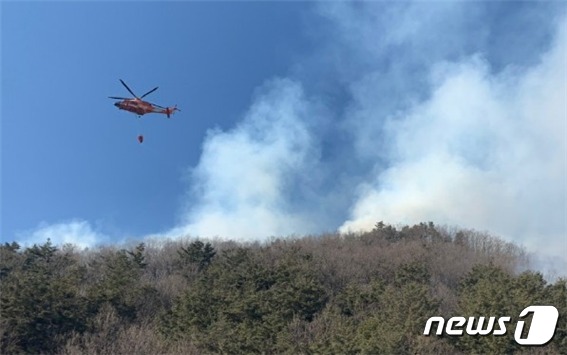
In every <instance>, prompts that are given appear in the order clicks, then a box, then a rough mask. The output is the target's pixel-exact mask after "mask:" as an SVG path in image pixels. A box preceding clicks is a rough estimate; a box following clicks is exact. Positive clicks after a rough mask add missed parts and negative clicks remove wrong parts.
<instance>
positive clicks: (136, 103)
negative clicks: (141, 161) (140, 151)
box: [108, 79, 181, 143]
mask: <svg viewBox="0 0 567 355" xmlns="http://www.w3.org/2000/svg"><path fill="white" fill-rule="evenodd" d="M118 80H120V82H121V83H122V85H124V87H125V88H126V90H128V92H129V93H130V94H132V96H134V97H133V98H128V97H118V96H109V97H108V98H110V99H114V100H122V101H118V102H115V103H114V106H116V107H118V108H119V109H120V110H125V111H129V112H132V113H135V114H136V115H138V117H141V116H143V115H145V114H146V113H162V114H165V115H166V116H167V118H171V115H172V114H174V113H175V111H181V110H180V109H178V108H177V105H175V106H172V107H163V106H160V105H156V104H153V103H151V102H148V101H144V100H142V99H143V98H144V97H146V96H148V95H149V94H151V93H152V92H154V91H156V90H157V89H158V87H157V86H156V87H155V88H153V89H151V90H150V91H148V92H147V93H145V94H144V95H142V96H140V97H138V96H137V95H136V94H134V92H133V91H132V90H131V89H130V88H129V87H128V85H126V83H125V82H124V81H123V80H122V79H118ZM138 141H139V142H140V143H142V142H143V141H144V136H142V135H139V136H138Z"/></svg>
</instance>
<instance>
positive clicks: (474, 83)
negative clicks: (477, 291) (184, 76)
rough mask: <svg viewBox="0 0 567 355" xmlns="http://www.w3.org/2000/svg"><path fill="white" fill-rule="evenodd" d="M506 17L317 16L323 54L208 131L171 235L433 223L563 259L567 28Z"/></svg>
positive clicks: (332, 7) (341, 12)
mask: <svg viewBox="0 0 567 355" xmlns="http://www.w3.org/2000/svg"><path fill="white" fill-rule="evenodd" d="M503 6H504V5H495V4H491V5H490V4H477V5H475V4H444V3H440V4H436V5H435V6H431V5H427V4H404V5H391V6H389V5H388V4H342V3H339V4H325V5H321V7H320V8H319V10H318V11H319V14H320V15H321V18H322V20H321V23H319V24H318V25H314V26H319V27H318V30H319V31H320V32H319V34H321V38H322V41H321V43H320V48H318V49H317V50H315V52H314V53H313V54H312V55H311V56H308V57H305V58H304V61H303V62H301V63H298V64H297V66H296V67H294V70H293V73H292V74H290V78H287V79H276V80H271V81H268V82H267V83H266V84H265V85H264V86H263V87H261V88H260V89H259V90H258V93H257V95H256V96H255V98H254V100H253V103H252V105H251V109H250V110H249V111H248V112H247V113H246V114H245V115H244V117H243V120H242V122H241V123H240V124H238V125H237V126H236V127H235V128H233V129H231V130H228V131H220V130H212V131H210V132H209V135H208V136H207V138H206V139H205V142H204V144H203V154H202V156H201V160H200V162H199V164H198V165H197V166H196V167H195V168H194V169H193V170H192V172H191V176H192V178H191V186H192V188H191V191H190V193H189V196H190V198H188V205H187V206H188V207H187V208H186V209H185V210H184V213H182V218H181V221H180V225H179V227H177V228H175V229H174V230H173V231H171V234H174V235H175V234H191V235H199V236H220V237H227V238H236V239H262V238H266V237H268V236H271V235H287V234H304V233H313V232H320V231H326V230H332V229H335V228H339V229H340V230H341V231H356V230H367V229H369V228H372V227H373V226H374V224H375V223H376V222H377V221H379V220H383V221H384V222H386V223H394V224H395V223H417V222H420V221H429V220H431V221H435V222H436V223H446V224H457V225H460V226H463V227H467V228H478V229H483V230H489V231H491V232H493V233H496V234H499V235H502V236H503V237H505V238H507V239H509V240H513V241H516V242H519V243H522V244H524V245H526V246H528V247H529V248H530V249H531V248H534V249H537V250H540V251H545V252H550V253H551V252H554V253H558V251H559V253H562V252H563V251H564V249H565V248H566V246H565V235H566V230H567V229H566V202H565V201H566V197H567V192H566V178H567V174H566V152H567V147H566V139H567V138H566V123H565V121H566V117H567V112H566V105H565V98H566V83H567V76H566V71H565V70H566V69H565V61H566V59H567V55H566V48H565V44H566V43H567V36H566V33H565V32H566V31H565V28H566V24H567V22H566V21H565V18H559V17H556V18H555V20H554V21H551V22H549V25H548V26H547V27H546V26H543V27H542V28H540V29H537V30H536V29H534V28H532V27H526V26H531V25H534V24H540V23H541V18H542V16H543V15H546V14H547V15H549V14H552V13H553V11H555V10H556V9H551V8H549V7H545V6H543V7H538V6H522V8H521V9H519V10H515V11H514V12H512V13H511V14H510V16H507V18H506V19H504V20H502V21H504V22H506V23H504V24H503V23H502V22H498V21H501V18H499V19H497V18H496V15H497V13H499V12H500V11H504V9H503ZM552 10H553V11H552ZM519 30H521V31H522V32H521V33H513V31H519ZM519 39H522V41H523V42H522V46H520V47H519V46H518V43H517V42H515V41H517V40H519ZM337 88H338V89H337ZM542 241H545V242H542ZM562 248H563V251H562Z"/></svg>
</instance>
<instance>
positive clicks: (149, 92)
mask: <svg viewBox="0 0 567 355" xmlns="http://www.w3.org/2000/svg"><path fill="white" fill-rule="evenodd" d="M157 89H158V87H157V86H156V87H155V88H153V89H151V90H150V91H148V92H147V93H145V94H144V95H142V96H140V99H143V98H144V97H146V96H148V95H149V94H151V93H152V92H154V91H156V90H157Z"/></svg>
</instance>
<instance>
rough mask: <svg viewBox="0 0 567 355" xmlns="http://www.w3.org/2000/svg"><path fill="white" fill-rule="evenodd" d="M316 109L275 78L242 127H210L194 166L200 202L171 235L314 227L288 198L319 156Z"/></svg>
mask: <svg viewBox="0 0 567 355" xmlns="http://www.w3.org/2000/svg"><path fill="white" fill-rule="evenodd" d="M317 110H318V109H317V105H316V104H314V103H311V102H309V101H308V100H307V99H306V98H305V95H304V93H303V90H302V88H301V86H300V84H298V83H296V82H294V81H291V80H288V79H276V80H272V81H270V82H269V83H267V84H266V85H265V86H264V87H262V88H260V89H259V90H258V94H257V97H256V99H255V102H254V104H253V105H252V107H251V108H250V110H249V112H248V113H247V114H246V115H245V117H244V119H243V120H242V122H241V123H240V124H238V126H237V127H235V128H234V129H232V130H230V131H228V132H222V131H220V130H211V131H210V132H209V134H208V136H207V137H206V139H205V142H204V144H203V153H202V156H201V161H200V162H199V165H198V166H197V167H196V168H195V169H193V171H192V173H191V175H192V176H191V181H192V183H193V185H192V187H193V190H192V191H191V194H192V195H193V196H196V201H195V200H192V201H194V202H196V203H195V204H194V205H192V204H191V205H188V206H187V211H186V215H185V219H184V220H183V223H182V227H179V228H176V229H174V230H173V231H171V232H170V234H172V235H180V234H181V235H183V234H191V235H199V236H209V237H210V236H217V237H220V238H235V239H239V240H253V239H258V238H265V237H269V236H271V235H285V234H292V233H295V232H297V231H305V230H309V229H310V228H311V227H310V225H309V223H310V222H309V221H308V220H306V219H305V217H304V216H303V215H302V214H301V213H300V212H299V211H294V210H293V209H292V208H291V207H292V205H291V204H290V203H289V202H288V197H289V195H290V194H291V193H292V192H293V190H294V188H295V185H296V184H297V181H298V180H300V179H301V174H303V173H304V171H303V169H304V167H305V166H306V165H310V163H311V162H312V161H313V160H314V159H316V158H317V149H316V147H315V145H314V139H313V137H312V136H311V134H310V133H309V131H308V126H309V125H311V124H313V123H314V119H315V118H316V117H317V116H318V114H317ZM309 122H311V123H309Z"/></svg>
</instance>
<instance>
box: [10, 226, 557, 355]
mask: <svg viewBox="0 0 567 355" xmlns="http://www.w3.org/2000/svg"><path fill="white" fill-rule="evenodd" d="M0 282H1V290H0V291H1V294H0V311H1V318H0V339H1V343H0V353H2V354H14V353H59V354H95V353H96V354H158V353H168V354H197V353H290V354H298V353H305V354H312V353H313V354H314V353H334V354H346V353H402V354H409V353H412V354H415V353H509V352H519V353H529V354H538V353H542V354H543V353H553V354H555V353H556V354H567V281H566V280H565V279H564V278H559V279H556V280H552V281H549V280H546V279H545V278H544V277H543V275H542V274H541V273H540V272H536V271H533V270H531V268H530V265H529V258H528V256H527V254H526V252H525V251H524V250H523V249H522V248H521V247H518V246H516V245H514V244H511V243H508V242H505V241H502V240H501V239H499V238H497V237H494V236H491V235H489V234H486V233H479V232H476V231H472V230H462V229H456V228H455V229H450V228H442V227H437V226H435V225H434V224H433V223H421V224H418V225H414V226H403V227H394V226H391V225H386V224H384V223H381V222H380V223H377V224H376V227H375V228H374V229H373V230H372V231H370V232H366V233H358V234H326V235H317V236H304V237H300V238H299V237H298V238H273V239H272V240H270V241H269V242H264V243H248V244H241V243H236V242H227V241H205V240H198V239H191V238H187V239H184V240H166V239H162V240H157V239H156V240H149V241H146V243H141V244H138V245H132V246H124V248H123V249H120V248H118V247H116V246H106V247H99V248H96V249H92V250H88V249H87V250H78V249H77V248H75V247H74V246H72V245H64V246H61V247H56V246H54V245H52V244H51V242H49V241H47V242H46V243H45V244H43V245H33V246H31V247H27V248H22V247H20V246H19V245H18V244H17V243H6V244H4V245H3V246H0ZM530 305H553V306H555V307H556V308H557V309H558V311H559V321H558V324H557V330H556V332H555V335H554V337H553V339H552V340H551V341H550V342H549V343H547V344H546V345H545V346H541V347H528V348H522V347H521V346H520V345H519V344H518V343H517V342H516V341H515V340H514V335H513V333H514V328H515V325H516V323H517V321H518V315H519V314H520V312H521V311H522V310H523V309H524V308H526V307H527V306H530ZM456 315H459V316H463V317H473V316H474V317H479V316H485V317H490V316H494V317H499V316H510V317H512V320H511V322H509V323H507V328H508V329H507V330H508V331H507V333H506V334H505V335H504V336H484V337H482V336H461V337H456V336H448V335H441V336H438V335H435V334H433V335H430V336H424V335H423V331H424V326H425V324H426V322H427V320H428V319H429V318H430V317H433V316H441V317H445V318H450V317H452V316H456Z"/></svg>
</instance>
